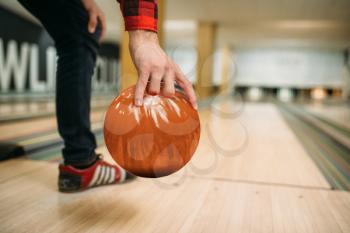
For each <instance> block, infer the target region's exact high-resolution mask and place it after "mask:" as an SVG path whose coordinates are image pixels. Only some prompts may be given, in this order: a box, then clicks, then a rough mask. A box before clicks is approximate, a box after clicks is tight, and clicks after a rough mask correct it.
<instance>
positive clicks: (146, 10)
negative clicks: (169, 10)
mask: <svg viewBox="0 0 350 233" xmlns="http://www.w3.org/2000/svg"><path fill="white" fill-rule="evenodd" d="M118 2H119V3H120V9H121V11H122V14H123V16H124V23H125V30H127V31H130V30H137V29H144V30H151V31H154V32H157V21H158V5H157V0H118Z"/></svg>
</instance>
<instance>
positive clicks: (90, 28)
mask: <svg viewBox="0 0 350 233" xmlns="http://www.w3.org/2000/svg"><path fill="white" fill-rule="evenodd" d="M89 32H90V33H91V34H92V33H95V27H93V26H90V27H89Z"/></svg>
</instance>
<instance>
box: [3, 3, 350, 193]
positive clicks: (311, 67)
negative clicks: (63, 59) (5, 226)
mask: <svg viewBox="0 0 350 233" xmlns="http://www.w3.org/2000/svg"><path fill="white" fill-rule="evenodd" d="M97 3H98V4H99V5H100V7H101V8H102V10H103V11H104V12H105V14H106V17H107V35H106V37H105V38H104V40H103V42H102V46H101V50H100V56H99V58H98V61H97V66H96V70H95V75H94V77H93V99H92V106H93V107H92V109H93V112H92V121H93V129H94V131H95V133H97V135H98V138H99V141H100V143H102V140H101V139H102V137H101V135H102V134H101V132H102V129H101V126H102V122H103V114H104V111H105V109H106V107H107V106H108V104H109V103H110V102H111V100H112V98H113V97H114V96H116V95H117V94H118V92H119V91H120V90H121V89H123V88H125V87H126V86H128V85H130V84H132V83H133V82H134V80H136V77H135V73H134V71H133V67H132V63H131V61H130V57H129V55H128V53H127V36H126V34H125V32H124V31H123V20H122V17H121V13H120V10H119V4H118V3H117V2H116V1H113V0H98V1H97ZM159 5H160V9H161V11H160V15H159V17H160V19H159V27H160V32H159V36H160V38H161V43H162V45H163V47H164V49H165V50H166V51H167V53H168V55H169V56H170V57H171V58H172V59H174V60H175V61H176V62H177V63H178V64H179V65H180V66H181V68H182V69H183V71H184V73H185V74H186V76H187V77H188V79H190V80H191V82H192V83H193V85H194V86H195V87H196V91H197V94H198V96H199V99H200V100H201V101H200V104H201V106H202V107H207V106H210V105H212V104H213V101H216V100H217V99H220V98H221V97H223V98H226V97H230V98H231V97H232V102H231V104H233V105H242V104H245V105H246V104H249V103H254V104H255V105H259V104H260V105H261V106H264V104H267V103H268V104H269V105H268V106H270V105H272V106H273V108H274V109H277V110H278V111H277V114H279V115H280V116H281V117H283V119H284V120H285V121H286V122H287V123H288V126H289V128H288V130H291V131H292V132H293V133H294V134H295V135H296V137H297V138H298V139H300V142H301V143H302V144H303V146H304V147H305V149H306V150H307V151H308V153H309V154H310V156H312V157H313V158H314V159H315V162H316V164H317V165H318V166H319V168H320V169H321V170H324V172H325V174H326V176H327V177H328V176H329V177H328V178H329V180H330V182H331V183H332V184H333V185H334V186H335V187H340V188H348V187H349V175H350V174H349V171H350V167H349V161H350V157H349V156H350V154H349V149H350V108H349V97H350V58H349V57H350V55H349V54H350V13H349V9H350V1H348V0H295V1H280V0H256V1H247V0H234V1H232V0H218V1H209V0H191V1H185V0H176V1H175V0H167V1H166V0H164V1H160V3H159ZM55 63H56V51H55V48H54V46H53V41H52V40H51V38H50V37H49V35H48V34H47V33H46V32H45V30H44V29H43V28H42V26H41V25H40V24H39V23H38V21H37V20H36V19H35V18H33V17H32V16H31V15H30V14H29V13H28V12H27V11H26V10H25V9H23V8H22V7H21V6H20V5H19V3H18V2H17V1H13V0H0V127H2V129H1V134H0V135H1V138H0V140H2V141H3V142H6V143H8V142H9V143H15V144H17V145H21V146H22V149H23V150H25V152H26V154H27V156H29V157H30V158H34V159H50V158H51V157H52V156H53V157H54V158H56V157H57V155H58V154H59V153H58V152H57V151H59V149H58V148H60V147H61V141H60V139H59V137H58V135H57V133H56V132H55V131H54V130H53V129H54V127H55V120H54V93H55V71H56V64H55ZM217 97H220V98H217ZM237 98H239V103H237ZM234 100H235V101H236V102H235V101H234ZM256 114H257V117H261V119H263V121H262V124H263V123H264V121H270V120H271V119H270V118H268V117H264V115H265V113H264V110H259V111H257V112H256ZM321 147H325V148H324V149H323V150H319V148H321ZM55 156H56V157H55ZM317 158H322V159H317ZM329 166H330V167H332V168H334V167H335V169H328V168H327V167H329ZM330 171H332V172H330Z"/></svg>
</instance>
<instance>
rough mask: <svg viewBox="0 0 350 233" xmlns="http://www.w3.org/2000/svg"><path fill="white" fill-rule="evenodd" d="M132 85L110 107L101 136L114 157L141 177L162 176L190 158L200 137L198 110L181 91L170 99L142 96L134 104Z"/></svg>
mask: <svg viewBox="0 0 350 233" xmlns="http://www.w3.org/2000/svg"><path fill="white" fill-rule="evenodd" d="M134 91H135V86H132V87H129V88H128V89H126V90H124V91H123V92H122V93H121V94H120V95H119V96H118V97H117V98H115V99H114V101H113V102H112V104H111V105H110V106H109V108H108V110H107V113H106V116H105V122H104V138H105V142H106V145H107V148H108V151H109V152H110V153H111V155H112V157H113V159H114V160H115V161H116V162H117V163H118V164H119V165H120V166H121V167H123V168H124V169H125V170H127V171H129V172H131V173H133V174H135V175H137V176H142V177H152V178H154V177H161V176H166V175H169V174H171V173H174V172H176V171H178V170H179V169H181V168H182V167H183V166H185V164H186V163H187V162H188V161H189V160H190V159H191V158H192V156H193V153H194V152H195V150H196V148H197V145H198V142H199V136H200V122H199V117H198V112H197V111H196V110H195V109H193V108H192V107H191V105H190V103H189V102H188V101H187V99H186V98H185V96H184V94H183V93H182V92H180V91H176V94H175V96H174V97H172V98H168V97H164V96H161V95H155V96H152V95H145V96H144V104H143V106H141V107H136V106H134V105H133V102H134Z"/></svg>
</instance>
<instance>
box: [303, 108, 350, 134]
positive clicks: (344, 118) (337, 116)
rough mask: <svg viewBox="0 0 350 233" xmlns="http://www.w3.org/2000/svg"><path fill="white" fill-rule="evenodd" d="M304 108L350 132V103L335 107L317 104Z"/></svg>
mask: <svg viewBox="0 0 350 233" xmlns="http://www.w3.org/2000/svg"><path fill="white" fill-rule="evenodd" d="M304 108H305V109H306V110H307V111H309V112H311V113H313V114H316V115H317V116H319V117H322V118H325V119H327V120H330V121H333V122H335V123H337V124H339V126H341V127H344V128H347V129H349V130H350V107H349V103H348V102H347V103H338V104H333V105H331V104H328V105H325V104H322V103H318V102H316V103H313V104H308V105H305V106H304Z"/></svg>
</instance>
